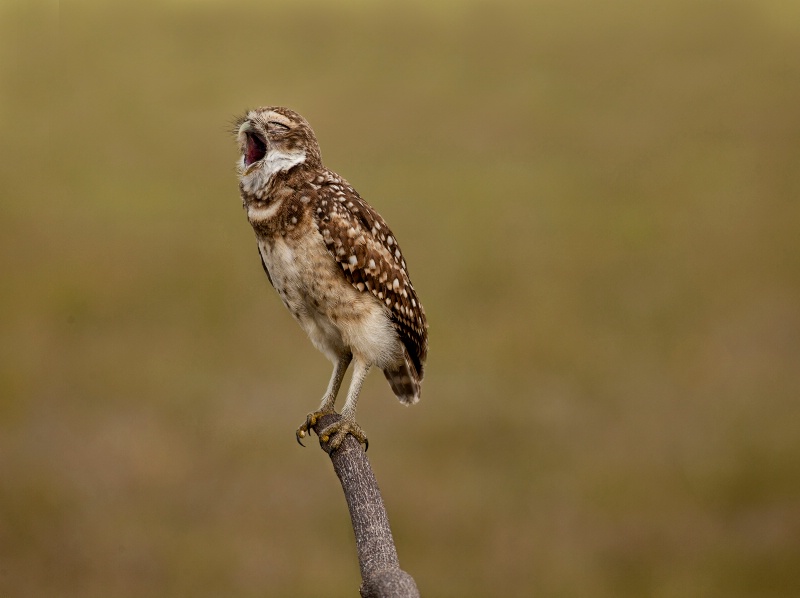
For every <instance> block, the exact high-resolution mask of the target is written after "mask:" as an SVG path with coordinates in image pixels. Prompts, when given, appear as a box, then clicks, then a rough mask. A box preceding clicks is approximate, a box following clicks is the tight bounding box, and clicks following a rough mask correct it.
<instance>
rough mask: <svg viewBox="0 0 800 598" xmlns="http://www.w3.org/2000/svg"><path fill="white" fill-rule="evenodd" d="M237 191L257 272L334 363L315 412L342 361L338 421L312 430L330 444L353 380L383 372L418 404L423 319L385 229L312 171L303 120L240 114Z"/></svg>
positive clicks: (346, 418) (356, 385)
mask: <svg viewBox="0 0 800 598" xmlns="http://www.w3.org/2000/svg"><path fill="white" fill-rule="evenodd" d="M236 133H237V140H238V142H239V145H240V149H241V152H242V157H241V159H240V162H239V164H238V166H239V176H240V183H239V188H240V194H241V197H242V202H243V204H244V207H245V209H246V211H247V214H248V220H249V221H250V224H251V225H252V227H253V230H254V231H255V233H256V239H257V241H258V248H259V253H260V255H261V260H262V264H263V266H264V270H265V272H266V274H267V276H268V278H269V280H270V282H271V283H272V284H273V286H274V287H275V289H276V290H277V291H278V294H279V295H280V297H281V299H282V300H283V302H284V304H285V305H286V307H287V308H288V309H289V311H290V312H291V313H292V315H293V316H294V318H295V319H296V320H297V321H298V322H299V323H300V325H301V326H302V327H303V329H304V330H305V331H306V332H307V333H308V335H309V337H310V339H311V341H312V342H313V343H314V345H315V346H316V347H317V348H318V349H319V350H320V351H322V352H323V353H325V354H326V355H327V356H328V358H329V359H331V361H332V362H333V363H334V371H333V374H332V376H331V380H330V383H329V385H328V389H327V391H326V393H325V395H324V396H323V399H322V404H321V405H320V409H319V411H318V412H315V413H312V414H309V417H308V419H307V421H306V424H304V425H303V426H301V428H300V429H299V430H298V439H299V438H301V437H302V436H304V435H305V433H307V431H308V428H309V426H311V425H313V424H314V423H315V420H316V418H317V417H318V416H319V415H321V414H323V413H330V412H333V405H334V402H335V399H336V395H337V393H338V390H339V386H340V385H341V381H342V377H343V376H344V372H345V371H346V369H347V367H348V366H349V364H350V362H351V361H352V362H353V364H354V374H353V380H352V382H351V385H350V389H349V391H348V396H347V400H346V402H345V405H344V407H343V409H342V420H341V422H339V423H337V424H334V425H333V426H330V427H329V428H327V429H326V430H323V431H322V432H321V433H320V437H323V436H326V437H331V436H332V438H331V446H333V447H334V448H336V447H337V446H338V445H339V444H340V443H341V441H342V439H343V438H344V435H345V434H347V433H351V434H353V435H354V436H356V437H357V438H359V440H362V441H366V437H365V436H364V434H363V431H361V429H360V428H359V427H358V425H357V424H356V423H355V409H356V403H357V400H358V394H359V391H360V389H361V384H362V382H363V379H364V377H365V376H366V374H367V372H368V371H369V369H370V367H372V366H373V365H374V366H377V367H379V368H380V369H381V370H383V372H384V375H385V376H386V378H387V380H388V381H389V384H390V386H391V388H392V390H393V392H394V394H395V395H396V396H397V397H398V399H400V400H401V401H402V402H403V403H405V404H413V403H415V402H417V401H418V400H419V396H420V384H421V382H422V377H423V373H424V364H425V359H426V357H427V351H428V340H427V327H428V326H427V321H426V318H425V312H424V310H423V308H422V305H421V303H420V302H419V298H418V297H417V294H416V292H415V290H414V287H413V285H412V284H411V279H410V278H409V274H408V269H407V267H406V263H405V259H404V258H403V254H402V252H401V251H400V247H399V245H398V244H397V240H396V238H395V236H394V235H393V233H392V231H391V230H390V229H389V227H388V226H387V224H386V222H385V221H384V220H383V218H381V216H380V215H379V214H378V213H377V212H376V211H375V210H374V209H373V208H372V207H371V206H370V205H369V204H367V202H365V201H364V200H363V199H362V198H361V197H360V196H359V195H358V193H357V192H356V191H355V189H353V187H352V186H351V185H350V184H349V183H348V182H347V181H345V180H344V179H343V178H341V177H340V176H339V175H337V174H336V173H334V172H332V171H330V170H328V169H326V168H325V167H324V166H323V165H322V159H321V156H320V151H319V145H318V143H317V140H316V137H315V136H314V133H313V131H312V129H311V127H310V126H309V124H308V123H307V122H306V120H305V119H304V118H303V117H302V116H300V115H299V114H297V113H296V112H294V111H292V110H289V109H287V108H280V107H265V108H259V109H256V110H251V111H249V112H248V113H247V114H246V115H245V116H244V117H242V118H241V119H239V121H238V122H237V128H236Z"/></svg>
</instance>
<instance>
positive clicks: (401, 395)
mask: <svg viewBox="0 0 800 598" xmlns="http://www.w3.org/2000/svg"><path fill="white" fill-rule="evenodd" d="M403 354H404V359H403V362H402V363H401V364H400V365H399V366H398V367H395V368H391V369H385V370H383V375H384V376H386V379H387V380H388V381H389V386H391V387H392V392H393V393H394V395H395V396H396V397H397V398H398V399H399V400H400V402H401V403H403V404H404V405H413V404H414V403H416V402H417V401H419V394H420V387H421V386H422V377H421V376H420V375H419V374H418V373H417V368H415V367H414V363H413V362H412V361H411V359H410V358H409V356H408V353H407V352H406V351H405V350H404V351H403Z"/></svg>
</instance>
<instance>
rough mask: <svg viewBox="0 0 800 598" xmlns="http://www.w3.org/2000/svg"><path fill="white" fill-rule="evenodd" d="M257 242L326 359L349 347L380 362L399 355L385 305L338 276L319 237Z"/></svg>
mask: <svg viewBox="0 0 800 598" xmlns="http://www.w3.org/2000/svg"><path fill="white" fill-rule="evenodd" d="M258 246H259V251H260V253H261V256H262V258H263V260H264V264H265V265H266V267H267V270H268V271H269V274H270V278H271V279H272V284H273V285H274V286H275V290H277V291H278V295H280V297H281V300H282V301H283V303H284V305H285V306H286V308H287V309H288V310H289V312H290V313H291V314H292V316H293V317H294V318H295V319H296V320H297V321H298V323H299V324H300V326H301V327H302V328H303V329H304V330H305V331H306V333H307V334H308V336H309V338H310V339H311V342H312V343H314V346H315V347H317V349H319V350H320V351H322V352H323V353H324V354H325V355H326V356H327V357H328V358H329V359H330V360H332V361H334V362H335V361H337V360H338V359H339V357H340V356H341V355H343V354H346V353H348V352H350V353H353V354H354V355H359V356H360V357H362V358H363V359H365V360H366V361H368V362H369V363H372V364H375V365H378V366H379V367H385V366H387V365H389V364H392V363H395V362H396V361H397V360H398V359H400V358H401V354H402V349H401V348H400V343H399V340H398V337H397V333H396V332H395V330H394V327H393V326H392V323H391V320H390V317H389V314H388V313H387V310H386V309H385V308H384V306H383V305H382V304H381V303H380V302H379V301H378V300H377V299H375V298H374V297H373V296H372V295H369V294H365V293H362V292H360V291H358V290H357V289H355V288H354V287H353V286H352V285H351V284H350V283H349V282H348V281H347V280H346V279H345V278H344V276H343V274H342V272H341V270H340V267H339V265H338V264H337V263H336V262H335V260H334V259H333V257H332V256H331V254H330V253H329V252H328V250H327V249H326V248H325V245H324V244H323V242H322V239H321V238H318V239H314V238H309V236H306V237H303V238H301V239H299V240H291V242H287V240H286V239H285V238H282V237H281V238H277V239H272V240H270V241H259V244H258Z"/></svg>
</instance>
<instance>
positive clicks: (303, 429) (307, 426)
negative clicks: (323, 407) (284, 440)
mask: <svg viewBox="0 0 800 598" xmlns="http://www.w3.org/2000/svg"><path fill="white" fill-rule="evenodd" d="M332 413H335V411H312V412H311V413H309V414H308V415H307V416H306V421H305V422H304V423H303V425H302V426H300V427H299V428H297V432H295V436H296V437H297V442H298V444H299V445H300V446H305V444H303V442H302V441H301V440H300V439H301V438H305V437H306V436H308V433H309V431H310V430H311V429H312V428H313V427H314V426H316V425H317V422H318V421H319V420H320V419H322V416H324V415H331V414H332Z"/></svg>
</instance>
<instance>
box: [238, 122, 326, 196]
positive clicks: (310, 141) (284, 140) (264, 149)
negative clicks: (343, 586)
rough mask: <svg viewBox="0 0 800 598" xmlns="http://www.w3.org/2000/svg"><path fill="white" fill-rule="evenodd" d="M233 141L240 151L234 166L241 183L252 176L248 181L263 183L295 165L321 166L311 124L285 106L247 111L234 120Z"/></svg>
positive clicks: (317, 145)
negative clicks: (237, 144)
mask: <svg viewBox="0 0 800 598" xmlns="http://www.w3.org/2000/svg"><path fill="white" fill-rule="evenodd" d="M236 141H237V142H238V143H239V150H240V151H241V154H242V155H241V158H240V159H239V162H238V164H237V166H238V169H239V175H240V177H241V179H242V182H243V183H246V181H247V180H248V179H253V180H252V181H251V182H252V183H256V182H258V183H261V184H265V183H266V182H267V181H268V180H269V179H270V178H271V177H272V175H274V174H275V173H277V172H280V171H283V170H289V169H291V168H293V167H294V166H297V165H298V164H306V165H308V166H311V167H320V166H321V165H322V158H321V156H320V151H319V144H318V143H317V138H316V136H315V135H314V131H313V130H312V129H311V125H309V124H308V122H307V121H306V119H304V118H303V117H302V116H300V115H299V114H297V112H295V111H293V110H289V109H288V108H282V107H280V106H266V107H263V108H256V109H255V110H250V111H248V112H247V114H245V115H244V116H243V117H241V118H239V119H237V121H236ZM256 179H257V181H256ZM247 186H251V185H247ZM253 186H255V185H253ZM258 186H261V185H258Z"/></svg>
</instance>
